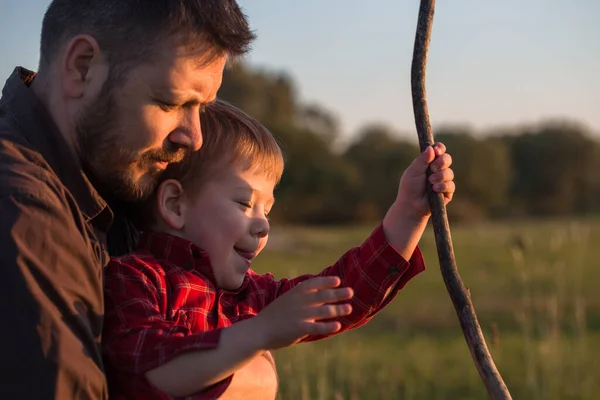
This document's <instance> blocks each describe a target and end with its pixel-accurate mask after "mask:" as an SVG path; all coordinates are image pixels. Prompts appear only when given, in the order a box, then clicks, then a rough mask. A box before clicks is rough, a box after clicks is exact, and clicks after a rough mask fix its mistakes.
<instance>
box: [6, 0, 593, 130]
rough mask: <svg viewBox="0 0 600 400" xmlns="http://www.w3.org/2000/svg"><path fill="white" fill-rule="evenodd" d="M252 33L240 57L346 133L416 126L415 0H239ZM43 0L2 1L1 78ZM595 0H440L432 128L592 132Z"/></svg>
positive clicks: (21, 52)
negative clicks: (576, 125)
mask: <svg viewBox="0 0 600 400" xmlns="http://www.w3.org/2000/svg"><path fill="white" fill-rule="evenodd" d="M238 2H239V4H240V5H241V6H242V7H243V9H244V11H245V13H246V14H247V16H248V18H249V21H250V25H251V27H252V28H253V29H254V30H255V32H256V34H257V36H258V39H257V40H256V41H255V43H254V44H253V49H252V51H251V53H250V54H249V55H248V56H247V60H248V62H249V63H251V64H252V65H255V66H257V67H260V68H266V69H269V70H274V71H285V72H286V73H288V74H289V75H290V76H291V77H292V78H293V81H294V82H295V85H296V90H297V93H298V96H299V98H300V99H301V100H302V101H303V102H307V103H308V102H310V103H316V104H319V105H321V106H323V107H324V108H325V109H327V110H329V111H330V112H332V113H333V114H334V115H335V116H337V118H338V119H339V121H340V127H341V131H342V133H343V134H344V135H346V136H348V137H351V135H353V134H354V133H356V132H357V131H358V130H359V129H360V128H361V127H362V126H364V125H365V124H368V123H383V124H386V125H388V126H390V127H391V128H393V129H394V130H397V131H399V132H403V133H405V134H412V133H413V132H414V118H413V110H412V102H411V91H410V64H411V60H412V50H413V44H414V37H415V28H416V21H417V14H418V7H419V1H418V0H402V1H398V0H371V1H368V2H367V1H364V0H363V1H358V0H303V1H281V0H280V1H274V0H269V1H268V0H238ZM49 3H50V1H49V0H19V1H14V0H0V38H1V39H0V54H1V55H2V56H1V57H0V80H1V81H2V82H3V81H4V80H5V79H6V78H7V77H8V76H9V75H10V73H11V72H12V70H13V68H14V67H15V66H16V65H22V66H24V67H27V68H30V69H33V70H35V69H36V68H37V63H38V60H39V56H38V53H39V34H40V29H41V21H42V17H43V14H44V12H45V9H46V7H47V6H48V4H49ZM598 21H600V1H598V0H502V1H482V0H453V1H447V0H439V1H437V4H436V8H435V17H434V22H433V32H432V39H431V46H430V49H429V59H428V64H427V99H428V104H429V113H430V117H431V122H432V125H433V126H434V128H435V127H436V126H442V125H447V124H461V125H468V126H471V127H472V128H473V129H475V130H477V131H486V130H489V129H492V128H496V127H503V126H515V125H521V124H529V123H537V122H540V121H542V120H545V119H549V118H552V119H556V118H568V119H572V120H575V121H577V122H580V123H582V124H584V125H586V126H587V127H588V128H589V129H590V130H591V131H592V132H593V133H594V134H596V135H598V136H600V76H599V75H600V24H599V23H598Z"/></svg>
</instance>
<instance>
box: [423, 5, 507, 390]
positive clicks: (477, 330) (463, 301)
mask: <svg viewBox="0 0 600 400" xmlns="http://www.w3.org/2000/svg"><path fill="white" fill-rule="evenodd" d="M434 8H435V0H421V5H420V8H419V19H418V23H417V33H416V36H415V47H414V51H413V60H412V71H411V87H412V100H413V110H414V114H415V124H416V127H417V134H418V135H419V145H420V147H421V151H424V150H425V149H426V148H427V147H428V146H431V145H433V143H434V141H433V134H432V132H431V124H430V121H429V112H428V110H427V99H426V93H425V69H426V65H427V51H428V49H429V42H430V39H431V26H432V23H433V11H434ZM427 187H428V190H429V204H430V206H431V218H432V223H433V231H434V234H435V243H436V247H437V252H438V258H439V262H440V268H441V271H442V277H443V278H444V283H445V284H446V288H447V289H448V293H449V294H450V298H451V299H452V303H453V304H454V309H455V310H456V313H457V314H458V319H459V320H460V325H461V328H462V331H463V334H464V336H465V339H466V341H467V346H468V347H469V350H470V351H471V356H472V357H473V361H474V362H475V366H476V367H477V370H478V371H479V375H480V376H481V379H482V380H483V383H484V385H485V387H486V389H487V391H488V393H489V395H490V398H491V399H494V400H497V399H503V400H506V399H512V397H511V396H510V393H509V392H508V389H507V387H506V385H505V384H504V381H503V380H502V377H501V376H500V373H499V372H498V370H497V369H496V366H495V364H494V360H493V359H492V356H491V355H490V352H489V350H488V348H487V345H486V343H485V339H484V337H483V333H482V332H481V327H480V326H479V322H478V320H477V315H476V314H475V308H474V307H473V303H472V302H471V296H470V294H469V291H468V289H466V288H465V286H464V285H463V283H462V280H461V278H460V275H459V274H458V269H457V268H456V261H455V259H454V250H453V247H452V238H451V236H450V227H449V225H448V216H447V214H446V206H445V204H444V197H443V195H442V194H437V193H435V192H434V191H433V190H431V185H430V184H428V185H427Z"/></svg>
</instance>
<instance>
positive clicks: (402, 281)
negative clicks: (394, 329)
mask: <svg viewBox="0 0 600 400" xmlns="http://www.w3.org/2000/svg"><path fill="white" fill-rule="evenodd" d="M424 270H425V262H424V259H423V255H422V253H421V250H420V249H419V248H418V247H417V248H416V249H415V251H414V253H413V255H412V257H411V258H410V260H408V261H406V260H405V259H404V258H403V257H402V256H401V255H400V254H399V253H398V251H396V249H394V248H393V247H392V246H391V245H390V243H389V242H388V241H387V239H386V237H385V235H384V233H383V225H382V224H380V225H379V226H378V227H377V228H375V230H374V231H373V232H372V233H371V235H370V236H369V237H368V238H367V240H365V241H364V242H363V243H362V245H360V246H357V247H354V248H352V249H350V250H349V251H347V252H346V253H345V254H344V255H343V256H342V257H341V258H340V259H339V260H338V261H337V262H336V263H335V264H333V265H332V266H330V267H328V268H326V269H324V270H323V271H322V272H321V273H319V274H316V275H302V276H299V277H297V278H294V279H282V280H280V281H275V280H274V278H273V275H272V274H264V275H255V282H256V283H257V285H259V286H261V287H262V288H263V292H266V293H267V294H268V295H267V299H266V303H265V304H263V306H266V305H267V304H268V303H270V302H272V301H273V300H275V299H276V298H277V297H279V296H281V295H283V294H284V293H285V292H287V291H288V290H290V289H292V288H293V287H295V286H296V285H298V284H299V283H301V282H304V281H306V280H308V279H310V278H313V277H316V276H339V277H340V279H341V280H342V283H341V285H340V287H351V288H353V289H354V297H353V298H352V300H351V302H350V304H351V305H352V313H351V314H350V315H348V316H346V317H343V318H339V319H337V320H338V321H339V322H341V324H342V329H341V330H340V331H338V332H336V333H335V334H338V333H341V332H344V331H348V330H350V329H355V328H358V327H360V326H362V325H364V324H366V323H367V322H368V321H369V320H371V319H372V318H373V317H374V316H375V315H376V314H377V313H378V312H379V311H381V310H382V309H383V308H384V307H385V306H387V305H388V304H389V303H390V302H391V301H392V300H393V299H394V297H396V295H397V294H398V292H399V291H400V289H402V288H403V287H404V286H406V284H407V283H408V281H410V280H411V279H412V278H413V277H415V276H416V275H417V274H419V273H421V272H423V271H424ZM266 287H268V288H269V289H268V290H264V288H266ZM328 336H330V335H327V336H309V337H307V338H306V339H305V340H304V341H314V340H320V339H324V338H326V337H328Z"/></svg>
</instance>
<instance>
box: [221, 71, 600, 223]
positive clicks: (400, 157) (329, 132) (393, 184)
mask: <svg viewBox="0 0 600 400" xmlns="http://www.w3.org/2000/svg"><path fill="white" fill-rule="evenodd" d="M219 97H221V98H223V99H225V100H228V101H229V102H231V103H232V104H234V105H236V106H238V107H240V108H242V109H243V110H245V111H246V112H248V113H249V114H250V115H252V116H253V117H255V118H257V119H258V120H259V121H261V122H262V123H263V124H264V125H265V126H267V128H269V129H270V130H271V131H272V132H273V133H274V134H275V136H276V137H277V138H278V140H279V141H280V143H281V146H282V149H283V151H284V156H285V158H286V170H285V173H284V176H283V178H282V181H281V184H280V186H279V187H278V189H277V198H278V199H277V207H275V208H274V211H273V214H272V215H273V218H274V219H277V220H278V221H285V222H290V223H303V224H311V223H340V222H357V221H369V222H371V221H373V220H377V219H379V218H381V217H383V215H384V214H385V212H386V210H387V209H388V207H389V206H390V204H391V203H392V202H393V201H394V199H395V197H396V193H397V188H398V182H399V179H400V176H401V174H402V172H403V171H404V169H405V168H406V167H407V166H408V164H409V163H410V162H411V161H412V160H413V159H414V157H415V156H416V155H417V154H418V152H419V150H418V145H417V141H416V138H415V140H414V141H406V140H404V139H401V137H400V136H399V135H397V134H396V133H395V132H393V130H392V129H390V128H389V127H387V126H385V125H382V124H370V125H366V126H364V127H363V128H362V129H360V131H359V132H358V134H357V135H356V136H355V137H354V138H353V139H352V141H351V142H350V144H349V145H348V146H347V147H346V148H344V149H342V150H341V151H338V147H339V143H338V142H339V138H340V132H339V121H338V119H337V117H336V116H335V115H333V114H332V113H331V112H330V111H329V110H327V109H326V108H325V107H323V106H322V105H318V104H302V103H301V102H299V101H298V98H297V93H296V90H295V87H294V82H293V81H292V79H291V78H290V76H289V75H287V74H285V73H280V72H273V71H268V70H264V69H262V70H261V69H257V68H251V67H249V66H247V65H245V64H243V63H239V64H236V65H235V66H234V67H232V68H228V69H227V70H226V71H225V74H224V79H223V85H222V86H221V89H220V90H219ZM491 133H492V134H490V133H488V134H487V135H482V134H481V133H478V132H473V131H472V130H470V129H469V128H468V127H465V126H456V125H455V126H446V127H442V128H441V129H437V130H436V134H435V138H436V140H440V141H443V142H444V143H445V144H446V146H447V147H448V151H449V152H450V153H451V154H452V156H453V159H454V164H453V169H454V171H455V181H456V184H457V188H458V189H457V194H456V196H455V198H454V201H453V202H452V204H451V206H450V207H449V208H448V214H449V217H450V219H451V220H454V221H457V220H467V219H471V220H472V219H480V218H487V217H498V216H504V215H511V216H523V215H538V216H544V215H553V214H568V213H581V212H590V211H597V212H600V200H599V199H600V174H599V173H598V171H600V143H598V140H596V139H593V138H592V136H591V135H590V133H589V131H588V130H586V129H585V128H583V127H582V126H580V125H578V124H576V123H573V122H568V121H550V122H546V123H543V124H541V125H538V126H535V127H523V126H521V127H512V128H510V129H509V128H499V129H496V130H495V131H493V132H491Z"/></svg>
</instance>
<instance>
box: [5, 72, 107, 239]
mask: <svg viewBox="0 0 600 400" xmlns="http://www.w3.org/2000/svg"><path fill="white" fill-rule="evenodd" d="M35 76H36V74H35V72H32V71H29V70H27V69H25V68H23V67H16V68H15V70H14V71H13V73H12V75H11V76H10V77H9V78H8V80H7V81H6V85H5V86H4V89H3V90H2V98H1V99H0V107H1V108H2V109H3V110H4V111H6V112H7V113H8V114H9V115H10V116H11V117H12V119H13V120H14V122H15V123H16V124H17V126H18V127H19V128H20V131H21V132H22V133H23V134H24V136H25V138H26V139H27V140H28V141H29V142H30V143H31V144H32V145H33V146H34V147H35V150H36V151H38V152H39V153H40V154H41V155H42V156H43V157H44V159H45V160H46V162H47V163H48V164H49V165H50V167H51V168H52V169H53V170H54V173H56V175H57V176H58V178H59V179H60V180H61V181H62V183H63V184H64V185H65V186H66V187H67V189H68V190H69V191H70V192H71V194H72V195H73V196H74V197H75V200H76V201H77V205H78V207H79V208H80V209H81V211H82V212H83V214H84V215H85V216H86V219H87V221H88V222H90V221H91V220H92V219H94V218H96V217H99V218H98V219H97V222H98V223H99V224H100V225H101V226H100V227H99V228H101V229H102V230H104V231H106V230H108V227H109V226H110V223H111V220H112V212H111V210H110V208H108V206H107V204H106V202H105V201H104V199H103V198H102V197H101V196H100V195H99V194H98V192H97V191H96V189H95V188H94V186H93V185H92V184H91V182H90V181H89V179H88V177H87V176H86V174H85V172H84V171H83V169H82V167H81V164H80V162H79V160H78V158H77V157H76V156H75V154H74V153H73V151H72V150H71V148H70V146H68V144H67V142H66V140H65V138H64V137H63V135H62V134H61V133H60V131H59V130H58V127H57V126H56V124H55V123H54V121H53V120H52V118H51V116H50V114H49V113H48V110H47V109H46V107H45V106H44V105H43V104H42V102H41V101H40V100H39V99H38V98H37V97H36V96H35V94H34V93H33V91H31V90H30V89H29V85H30V84H31V82H33V80H34V78H35Z"/></svg>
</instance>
